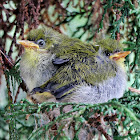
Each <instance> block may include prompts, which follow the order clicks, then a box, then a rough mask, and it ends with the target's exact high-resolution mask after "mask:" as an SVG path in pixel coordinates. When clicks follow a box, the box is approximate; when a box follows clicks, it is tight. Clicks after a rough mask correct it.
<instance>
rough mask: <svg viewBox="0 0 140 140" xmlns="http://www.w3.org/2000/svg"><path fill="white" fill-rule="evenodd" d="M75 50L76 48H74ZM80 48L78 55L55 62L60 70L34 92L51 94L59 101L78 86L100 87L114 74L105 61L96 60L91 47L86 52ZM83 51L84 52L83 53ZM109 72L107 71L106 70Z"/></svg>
mask: <svg viewBox="0 0 140 140" xmlns="http://www.w3.org/2000/svg"><path fill="white" fill-rule="evenodd" d="M74 49H75V48H74ZM80 49H81V48H80V47H79V50H76V52H78V51H79V52H78V54H75V53H74V52H72V53H71V54H72V55H71V54H70V53H69V55H71V56H69V57H68V58H69V59H68V58H67V55H66V56H65V55H64V54H63V55H61V56H60V57H58V58H56V59H54V60H53V64H54V65H57V66H58V67H59V68H58V70H57V71H56V73H55V74H54V75H53V76H52V77H51V78H50V79H49V80H48V81H47V82H46V83H45V84H44V85H42V86H41V87H37V88H35V89H33V92H34V93H35V92H40V93H41V92H44V91H49V92H51V93H52V94H53V95H54V96H55V97H56V98H57V99H61V98H62V97H64V96H66V95H68V94H70V93H73V92H74V91H75V87H76V86H77V85H81V84H83V83H87V84H90V85H93V86H94V85H98V84H99V83H101V82H103V81H104V80H106V79H108V78H109V77H110V76H112V75H113V74H114V72H113V71H112V67H111V65H109V64H108V62H106V61H104V62H101V63H102V64H101V65H100V63H99V62H97V61H96V59H95V53H94V51H93V53H92V51H91V47H90V46H89V49H88V47H87V48H86V50H87V51H86V52H84V51H83V49H81V50H80ZM81 51H82V52H81ZM78 55H79V56H78ZM74 57H75V58H74ZM105 68H107V69H108V71H106V69H105Z"/></svg>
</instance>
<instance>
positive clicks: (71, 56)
mask: <svg viewBox="0 0 140 140" xmlns="http://www.w3.org/2000/svg"><path fill="white" fill-rule="evenodd" d="M27 39H28V40H30V41H34V42H35V43H37V41H38V40H40V39H43V40H44V41H45V45H44V46H41V47H40V49H37V50H31V49H29V48H27V49H25V53H24V54H23V56H22V60H21V71H22V72H21V76H22V77H23V79H24V80H25V82H26V83H28V84H27V86H28V88H29V90H30V91H31V90H33V92H34V93H36V91H39V92H44V91H49V92H51V93H52V94H53V95H54V96H55V97H56V98H57V99H58V100H59V99H61V101H70V102H86V103H96V102H95V101H94V98H95V97H94V96H96V95H94V93H95V92H97V90H96V89H98V88H99V89H100V90H99V92H100V93H95V94H97V95H102V94H103V92H105V96H107V94H111V93H110V91H111V92H113V91H114V90H116V91H115V92H114V94H117V92H118V98H119V97H121V96H122V95H123V92H124V89H125V84H126V79H125V72H124V70H123V69H122V67H121V66H120V65H118V64H117V63H116V62H114V61H113V60H110V59H109V56H107V53H108V54H114V53H115V52H116V51H122V49H123V47H122V45H121V44H120V43H119V42H117V41H115V40H112V39H105V40H100V41H98V42H95V43H93V44H89V43H84V42H82V41H80V40H79V39H74V38H69V37H67V36H65V35H62V34H60V33H58V32H56V31H54V30H52V29H50V28H41V29H35V30H32V31H31V32H30V33H29V35H28V38H27ZM32 51H34V53H31V52H32ZM27 56H28V57H27ZM46 59H48V61H46ZM122 64H123V62H122ZM31 65H32V67H30V66H31ZM28 66H29V67H28ZM25 69H26V70H28V72H25ZM32 72H33V74H32ZM43 72H44V74H43ZM117 72H119V73H122V74H124V76H121V75H119V74H117ZM30 74H31V75H32V76H30ZM47 74H48V75H47ZM27 75H28V76H27ZM33 75H34V76H33ZM117 76H118V77H117ZM27 77H28V78H27ZM114 77H116V81H117V82H118V81H119V80H120V84H121V85H118V83H117V82H116V81H115V79H114V80H111V81H110V82H114V83H109V79H113V78H114ZM121 77H122V79H121ZM42 78H43V80H42ZM119 78H120V79H119ZM29 79H30V80H29ZM31 79H32V80H31ZM29 81H30V82H29ZM32 81H33V82H34V81H37V82H36V83H35V82H34V84H32ZM105 82H106V83H107V86H108V88H107V89H106V90H105ZM30 85H31V86H30ZM114 85H116V86H114ZM113 86H114V87H113ZM119 86H120V91H119V90H118V89H117V88H119ZM84 87H85V88H84ZM109 87H110V89H109ZM34 88H35V89H34ZM102 88H103V89H102ZM111 88H112V89H111ZM81 89H82V90H83V93H80V92H82V90H81ZM86 89H87V90H86ZM89 89H90V91H89V93H88V90H89ZM101 89H102V90H101ZM109 90H110V91H109ZM92 92H93V94H92ZM83 94H84V95H85V96H86V97H87V99H85V101H84V99H83V97H81V98H80V96H83ZM65 95H67V96H66V98H65V99H63V97H65ZM88 95H90V96H91V95H93V97H91V98H93V99H91V100H90V101H89V102H88V100H89V99H88V98H90V96H89V97H88ZM114 97H115V98H117V95H114ZM99 98H100V97H99ZM106 98H107V97H106ZM106 98H105V99H104V98H103V99H101V100H100V101H97V103H98V102H104V101H107V100H108V99H112V98H113V95H108V99H106ZM78 99H79V100H78ZM76 100H78V101H76ZM103 100H104V101H103Z"/></svg>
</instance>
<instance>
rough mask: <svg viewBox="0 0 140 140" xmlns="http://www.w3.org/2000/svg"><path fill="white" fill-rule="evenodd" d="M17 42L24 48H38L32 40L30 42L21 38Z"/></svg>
mask: <svg viewBox="0 0 140 140" xmlns="http://www.w3.org/2000/svg"><path fill="white" fill-rule="evenodd" d="M18 43H19V44H21V45H23V46H24V47H25V48H30V49H39V46H38V45H37V44H35V43H34V42H32V41H28V40H21V41H19V42H18Z"/></svg>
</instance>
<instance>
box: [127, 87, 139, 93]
mask: <svg viewBox="0 0 140 140" xmlns="http://www.w3.org/2000/svg"><path fill="white" fill-rule="evenodd" d="M128 89H129V90H130V91H131V92H136V93H138V94H140V90H138V89H135V88H132V87H129V88H128Z"/></svg>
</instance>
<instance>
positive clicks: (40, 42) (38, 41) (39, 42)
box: [36, 39, 46, 48]
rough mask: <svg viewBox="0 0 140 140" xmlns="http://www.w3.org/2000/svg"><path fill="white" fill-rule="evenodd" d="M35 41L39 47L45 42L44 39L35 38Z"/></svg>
mask: <svg viewBox="0 0 140 140" xmlns="http://www.w3.org/2000/svg"><path fill="white" fill-rule="evenodd" d="M36 43H37V44H38V45H39V47H40V48H43V47H44V46H45V44H46V43H45V41H44V40H43V39H39V40H37V42H36Z"/></svg>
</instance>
